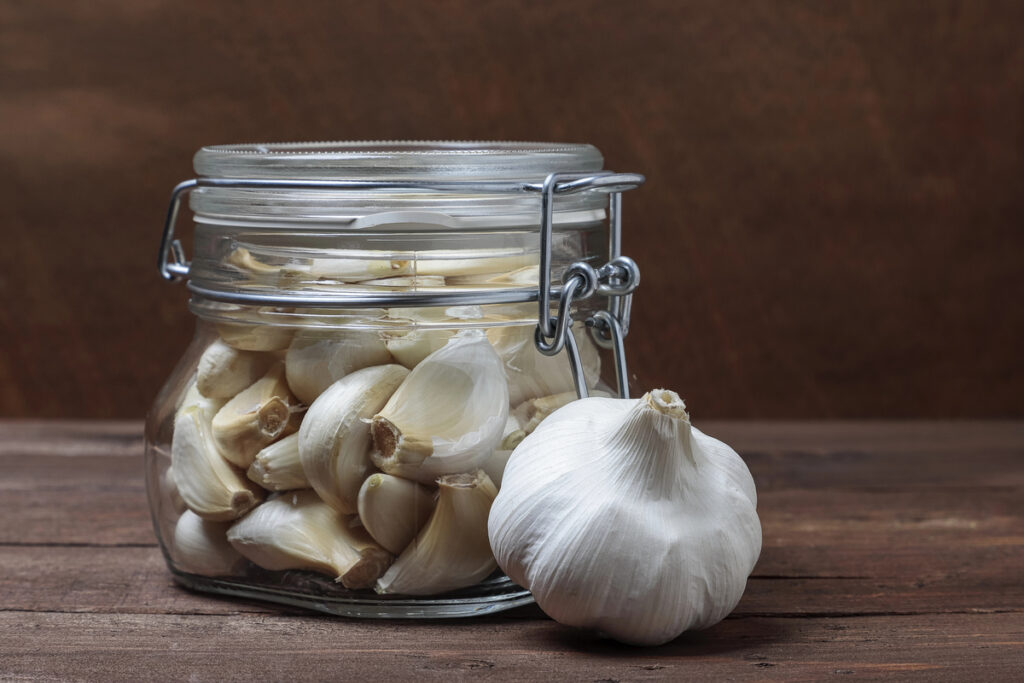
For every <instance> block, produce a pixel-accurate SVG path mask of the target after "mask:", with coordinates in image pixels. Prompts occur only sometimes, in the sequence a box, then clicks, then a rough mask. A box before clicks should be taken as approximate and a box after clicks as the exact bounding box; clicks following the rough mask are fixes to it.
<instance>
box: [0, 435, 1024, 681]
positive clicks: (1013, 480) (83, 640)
mask: <svg viewBox="0 0 1024 683" xmlns="http://www.w3.org/2000/svg"><path fill="white" fill-rule="evenodd" d="M700 426H702V427H703V428H704V429H705V430H706V431H708V432H709V433H712V434H715V435H717V436H719V437H721V438H724V439H725V440H727V441H729V442H730V443H732V444H734V445H736V447H737V448H738V449H739V451H740V452H741V454H742V455H743V456H744V458H745V460H746V461H747V463H748V465H749V467H750V469H751V472H752V474H753V475H754V478H755V480H756V482H757V484H758V493H759V500H758V512H759V514H760V516H761V521H762V526H763V529H764V547H763V550H762V554H761V559H760V560H759V562H758V565H757V567H756V568H755V570H754V573H753V576H752V577H751V578H750V580H749V581H748V584H747V590H746V593H745V594H744V597H743V599H742V601H741V602H740V604H739V606H738V607H737V608H736V610H735V611H734V612H733V614H732V615H730V617H729V618H727V619H726V620H725V621H724V622H722V623H720V624H718V625H717V626H715V627H713V628H711V629H709V630H707V631H702V632H698V633H690V634H685V635H684V636H682V637H681V638H679V639H677V640H676V641H673V642H672V643H669V644H668V645H665V646H663V647H659V648H652V649H636V648H628V647H625V646H620V645H617V644H615V643H612V642H610V641H607V640H603V639H599V638H597V637H595V636H593V635H591V634H587V633H583V632H579V631H575V630H572V629H568V628H565V627H562V626H560V625H558V624H557V623H555V622H553V621H550V620H548V619H547V618H546V617H545V616H544V615H543V613H542V612H541V611H540V610H539V609H538V608H537V607H536V606H527V607H522V608H517V609H515V610H511V611H509V612H506V613H501V614H498V615H494V616H491V617H487V618H482V619H471V620H455V621H433V622H421V621H381V622H378V621H362V620H352V619H334V618H328V617H323V616H320V615H315V614H310V613H308V612H305V611H302V610H298V609H294V608H286V607H279V606H276V605H270V604H264V603H259V602H255V601H248V600H240V599H231V598H223V597H213V596H207V595H203V594H199V593H192V592H189V591H187V590H184V589H182V588H179V587H177V586H175V585H174V584H173V582H172V580H171V577H170V574H169V573H168V571H167V569H166V567H165V565H164V562H163V558H162V556H161V554H160V551H159V549H158V548H157V546H156V544H155V539H154V537H153V535H152V528H151V523H150V520H149V515H148V511H147V507H146V503H145V496H144V491H143V488H142V484H141V482H142V462H141V457H140V456H141V449H142V443H141V433H142V432H141V425H140V424H139V423H138V422H119V423H105V422H47V421H33V422H20V421H0V471H3V472H4V477H3V478H0V497H2V500H3V501H4V503H5V504H4V506H3V513H2V516H0V678H3V679H17V680H53V679H76V680H112V679H114V680H119V679H122V678H125V677H126V676H127V677H135V676H136V675H138V672H140V671H146V672H159V673H158V674H156V673H154V676H156V677H159V678H161V679H184V678H189V679H194V680H242V679H247V680H251V679H253V678H256V677H259V678H262V679H289V680H295V679H309V680H319V679H324V678H369V677H384V678H411V677H416V678H419V679H423V680H435V679H445V680H450V679H452V678H455V679H464V678H469V677H472V678H489V679H498V680H501V679H516V680H541V679H543V680H550V679H552V678H558V679H563V678H567V679H572V680H609V679H611V680H634V679H636V680H640V679H673V680H677V679H680V678H686V679H691V678H692V679H702V680H703V679H714V680H718V679H741V680H746V679H753V678H758V679H764V678H770V679H778V680H821V679H825V678H831V677H833V676H850V677H852V678H872V679H879V678H881V679H898V680H908V679H918V678H919V679H922V680H928V681H962V680H1013V679H1014V678H1019V673H1020V671H1021V670H1022V667H1024V659H1022V655H1021V653H1022V652H1024V648H1022V645H1024V582H1021V580H1020V568H1021V567H1022V566H1024V508H1022V507H1021V505H1020V500H1021V495H1022V493H1024V471H1022V468H1021V463H1022V462H1024V423H1021V422H910V423H903V422H859V423H854V422H837V423H818V422H800V423H796V422H791V423H777V422H770V423H736V422H709V423H704V424H701V425H700ZM55 655H57V656H55Z"/></svg>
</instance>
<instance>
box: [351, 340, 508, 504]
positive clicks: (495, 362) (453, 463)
mask: <svg viewBox="0 0 1024 683" xmlns="http://www.w3.org/2000/svg"><path fill="white" fill-rule="evenodd" d="M507 420H508V387H507V385H506V380H505V373H504V371H503V369H502V365H501V359H500V358H498V356H497V354H496V353H495V352H494V349H493V348H492V347H491V345H490V344H489V343H488V342H487V339H486V337H485V336H484V334H483V333H482V332H480V331H478V330H464V331H462V332H460V333H458V334H457V335H456V336H455V337H453V338H452V339H451V340H450V341H449V342H448V343H447V344H446V345H445V346H444V347H443V348H441V349H439V350H438V351H435V352H434V353H432V354H430V355H429V356H427V357H426V358H425V359H424V360H423V361H422V362H421V363H420V364H419V365H417V366H416V367H415V368H414V369H413V370H412V372H410V373H409V376H408V377H406V378H405V381H403V382H402V384H401V386H399V387H398V390H397V391H395V393H394V394H393V395H392V396H391V398H390V399H389V400H388V402H387V404H386V405H385V406H384V407H383V408H382V409H381V410H380V412H378V413H377V414H376V415H374V416H373V420H372V421H371V429H372V433H373V444H374V450H373V453H372V454H371V457H372V459H373V463H374V464H375V465H377V467H379V468H380V469H381V470H383V471H384V472H387V473H388V474H394V475H396V476H399V477H404V478H406V479H413V480H416V481H419V482H420V483H423V484H428V485H429V484H432V483H433V482H434V480H435V479H437V477H439V476H441V475H444V474H454V473H459V472H469V471H475V470H476V469H477V468H479V466H480V465H481V464H482V463H483V461H484V460H486V459H487V458H488V457H489V456H490V454H491V453H492V452H493V451H494V450H495V448H497V446H498V445H499V443H500V442H501V437H502V434H503V433H504V430H505V426H506V423H507Z"/></svg>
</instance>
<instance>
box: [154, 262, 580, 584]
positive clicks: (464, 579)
mask: <svg viewBox="0 0 1024 683" xmlns="http://www.w3.org/2000/svg"><path fill="white" fill-rule="evenodd" d="M239 251H240V250H239ZM233 258H234V259H235V262H236V264H239V267H242V266H245V267H246V268H248V269H249V270H250V271H255V270H256V269H257V267H258V262H256V261H254V260H253V259H252V258H251V256H249V255H247V254H245V253H244V252H243V253H238V251H236V253H235V254H234V257H233ZM356 265H357V264H338V263H334V264H333V265H332V266H331V268H328V267H327V264H320V265H318V266H317V267H318V268H321V269H326V270H324V272H325V273H327V275H328V276H330V277H346V278H349V279H351V278H352V277H357V278H358V277H361V276H359V275H353V273H354V269H355V268H356ZM385 265H387V264H381V265H379V267H378V266H374V264H373V263H369V264H367V262H364V263H363V264H362V267H363V268H364V269H371V268H369V267H370V266H374V268H372V269H371V270H376V271H380V273H376V272H374V273H367V275H370V274H373V275H375V276H378V275H379V276H386V275H388V274H392V270H394V271H395V272H397V273H399V274H398V275H392V277H384V280H382V281H386V280H392V281H398V280H402V281H403V282H405V281H406V280H408V279H409V278H410V277H413V276H410V275H409V274H408V273H405V272H404V270H407V268H405V267H404V266H402V264H398V267H397V268H391V266H390V265H388V267H387V268H385ZM435 265H437V264H435ZM503 265H506V264H503ZM507 265H510V266H516V269H517V270H514V271H512V272H510V273H509V274H508V276H507V278H508V279H509V280H512V281H519V280H522V279H523V278H528V277H529V273H527V274H526V275H524V274H523V273H522V272H520V271H522V270H523V268H522V266H521V264H519V263H518V262H510V263H509V264H507ZM342 266H344V267H342ZM438 267H440V266H438ZM446 267H447V268H449V269H450V268H452V267H453V265H452V264H447V265H446ZM478 267H479V266H478ZM266 268H268V269H269V268H271V267H270V266H266ZM389 269H391V270H389ZM268 272H269V271H268ZM271 274H274V275H275V276H280V273H271ZM535 274H536V268H535V267H534V268H533V276H534V278H535ZM485 275H486V273H485V274H484V275H479V274H476V273H472V272H467V273H464V274H460V275H457V276H454V277H457V278H460V281H461V280H464V281H465V282H467V283H472V282H475V281H476V280H478V279H479V280H486V279H487V278H486V277H484V276H485ZM414 277H428V276H427V275H423V276H418V275H417V276H414ZM429 277H434V278H440V276H437V275H431V276H429ZM449 277H453V276H449ZM487 277H491V278H494V277H498V276H497V275H493V274H491V275H488V276H487ZM440 279H441V280H442V281H443V279H444V278H440ZM360 281H361V282H373V280H367V279H363V280H360ZM394 285H395V286H396V287H401V286H402V283H399V282H394ZM482 317H483V313H482V312H481V310H480V308H479V307H476V306H462V307H454V308H448V309H428V308H419V309H417V308H402V309H389V310H388V311H387V320H388V321H389V322H391V324H390V325H386V326H382V327H380V328H379V329H376V328H373V327H372V326H366V327H361V328H360V327H350V328H345V329H334V328H327V327H324V328H317V327H316V326H310V325H308V324H306V325H304V326H302V327H299V328H298V329H295V328H293V327H288V326H280V325H261V324H252V325H248V324H245V323H243V322H237V323H236V322H230V323H218V324H217V325H216V326H215V327H216V330H217V333H218V334H217V337H216V339H214V341H213V342H212V343H210V344H209V345H208V346H207V347H206V348H205V350H204V351H203V353H202V355H201V357H200V358H199V360H198V362H197V365H196V372H195V375H194V377H193V379H192V380H191V382H190V383H189V385H188V387H187V390H186V391H185V392H184V394H183V396H182V398H181V399H180V402H179V405H178V407H177V409H176V413H175V418H174V431H173V436H172V440H171V449H170V450H171V463H170V465H171V466H170V467H169V468H168V469H167V470H166V471H165V472H164V473H163V475H162V477H161V492H162V493H161V495H162V498H163V499H164V500H165V501H167V505H169V506H170V507H171V508H172V513H173V514H175V515H177V517H176V521H175V522H174V526H173V533H170V534H168V540H169V541H170V543H169V545H170V547H169V552H170V555H171V558H172V560H173V562H174V565H175V567H176V568H177V569H179V570H181V571H183V572H187V573H194V574H200V575H204V576H211V577H216V576H244V575H245V573H246V572H247V571H248V569H247V568H250V567H252V566H253V565H255V566H256V567H259V568H261V569H263V570H267V571H289V570H303V571H312V572H317V573H319V574H323V575H326V576H329V577H330V578H332V579H334V580H335V581H336V582H337V583H339V584H341V585H342V586H344V587H345V588H348V589H351V590H368V591H369V590H373V591H376V592H377V593H380V594H401V595H414V596H421V595H434V594H439V593H445V592H449V591H454V590H458V589H460V588H465V587H468V586H472V585H474V584H476V583H478V582H480V581H481V580H483V579H486V578H487V577H488V576H489V575H490V574H492V573H493V572H494V571H495V569H496V568H497V563H496V561H495V558H494V556H493V553H492V552H491V549H490V544H489V542H488V538H487V520H488V515H489V511H490V507H491V503H492V502H493V501H494V499H495V496H496V495H497V492H498V488H499V486H500V482H501V476H502V473H503V470H504V465H505V462H506V461H507V460H508V458H509V455H510V453H511V451H512V449H513V448H514V447H515V445H516V444H518V443H519V442H520V441H521V440H522V439H523V438H524V437H525V436H526V435H527V434H528V433H529V432H531V431H533V430H534V429H535V428H536V427H537V425H538V424H540V422H541V421H542V419H543V417H544V416H545V415H546V414H548V413H550V410H548V411H547V413H545V412H544V410H545V408H544V406H555V405H561V404H562V403H564V402H565V401H566V400H568V399H567V398H566V397H567V396H569V393H567V392H571V390H572V387H573V383H572V376H571V373H570V371H569V367H568V363H567V361H566V360H565V358H563V357H558V358H554V359H551V358H548V357H546V356H543V355H541V354H540V353H539V352H538V351H536V349H535V348H534V346H533V327H532V325H529V324H521V323H520V324H504V325H502V324H501V321H500V320H499V321H495V320H493V319H492V320H487V321H484V322H485V323H486V325H485V324H482V323H481V319H482ZM467 323H476V325H475V326H474V325H472V324H470V325H467ZM492 323H493V324H492ZM474 327H476V328H477V329H473V328H474ZM467 328H469V329H467ZM578 338H579V346H580V348H581V349H585V356H584V362H585V364H586V375H587V378H588V381H589V383H590V385H591V386H596V385H597V381H598V375H599V373H600V358H599V356H598V354H597V349H596V347H594V346H593V342H591V341H590V340H589V338H587V337H586V336H585V335H583V334H579V335H578ZM598 391H599V392H600V389H598ZM529 402H533V403H530V405H527V403H529ZM537 402H540V406H541V407H540V408H538V407H535V406H534V404H536V403H537ZM520 416H521V417H520ZM170 501H174V503H173V504H171V503H170Z"/></svg>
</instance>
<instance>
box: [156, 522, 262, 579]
mask: <svg viewBox="0 0 1024 683" xmlns="http://www.w3.org/2000/svg"><path fill="white" fill-rule="evenodd" d="M230 526H231V522H211V521H210V520H208V519H203V518H202V517H200V516H199V515H197V514H195V513H194V512H192V511H191V510H185V512H184V513H182V515H181V517H179V518H178V523H177V524H175V526H174V543H173V544H172V555H173V557H174V565H175V566H176V567H177V568H178V569H182V570H184V571H187V572H192V573H193V574H202V575H204V576H225V575H229V574H234V573H236V572H238V570H240V569H241V568H242V566H243V565H244V564H245V558H244V557H242V556H241V554H239V552H238V551H237V550H235V549H234V548H233V547H232V546H231V544H230V543H228V539H227V532H228V527H230Z"/></svg>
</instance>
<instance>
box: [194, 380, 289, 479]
mask: <svg viewBox="0 0 1024 683" xmlns="http://www.w3.org/2000/svg"><path fill="white" fill-rule="evenodd" d="M297 411H298V401H296V399H295V397H294V396H293V395H292V393H291V391H289V389H288V384H287V383H286V382H285V378H284V367H283V365H281V364H280V363H278V364H276V365H275V366H274V367H272V368H271V369H270V370H269V371H268V372H267V374H266V375H264V376H263V377H262V378H260V379H258V380H256V382H254V383H253V384H252V385H251V386H249V387H248V388H246V389H243V390H242V391H241V392H239V393H238V394H237V395H236V396H235V397H234V398H232V399H231V400H230V401H228V402H227V403H225V404H224V407H223V408H221V409H220V410H219V411H217V414H216V415H215V416H214V418H213V421H212V423H211V428H212V433H213V438H214V440H215V441H216V443H217V447H218V448H219V449H220V452H221V454H222V455H223V456H224V457H225V458H227V459H228V460H229V461H231V462H232V463H233V464H235V465H237V466H238V467H241V468H243V469H245V468H248V467H249V466H250V465H251V464H252V461H253V458H255V457H256V454H257V453H258V452H259V451H260V449H261V448H263V447H264V446H266V445H268V444H270V443H272V442H273V441H274V440H275V439H277V438H278V437H280V436H283V435H285V434H287V433H290V432H292V431H294V429H295V428H296V423H297V422H298V418H294V419H293V413H296V412H297Z"/></svg>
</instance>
